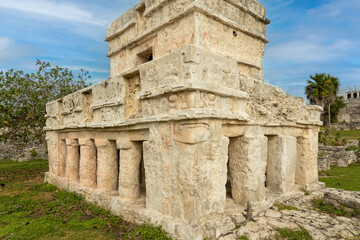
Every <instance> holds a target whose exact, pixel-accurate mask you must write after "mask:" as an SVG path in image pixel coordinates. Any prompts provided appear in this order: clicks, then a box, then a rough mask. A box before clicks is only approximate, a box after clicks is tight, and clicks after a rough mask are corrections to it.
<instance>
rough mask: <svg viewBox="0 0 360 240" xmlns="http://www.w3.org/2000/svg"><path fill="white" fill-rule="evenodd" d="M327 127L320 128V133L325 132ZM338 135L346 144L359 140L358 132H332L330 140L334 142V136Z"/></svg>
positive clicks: (359, 134)
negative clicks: (345, 140) (346, 141)
mask: <svg viewBox="0 0 360 240" xmlns="http://www.w3.org/2000/svg"><path fill="white" fill-rule="evenodd" d="M326 128H327V127H321V130H322V131H325V130H326ZM337 133H340V136H341V138H345V139H347V140H348V142H353V141H356V140H358V139H359V138H360V130H346V131H344V130H332V131H331V139H332V140H335V137H336V134H337Z"/></svg>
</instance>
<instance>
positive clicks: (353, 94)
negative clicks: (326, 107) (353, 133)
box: [334, 88, 360, 130]
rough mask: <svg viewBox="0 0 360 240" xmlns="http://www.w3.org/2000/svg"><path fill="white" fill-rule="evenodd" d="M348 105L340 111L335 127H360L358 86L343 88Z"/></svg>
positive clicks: (343, 128) (350, 128)
mask: <svg viewBox="0 0 360 240" xmlns="http://www.w3.org/2000/svg"><path fill="white" fill-rule="evenodd" d="M341 95H342V96H343V97H344V101H345V103H346V107H345V108H342V109H341V110H340V112H339V117H338V123H336V124H335V125H334V128H335V129H341V130H354V129H360V91H359V90H357V88H353V89H349V90H343V91H342V94H341Z"/></svg>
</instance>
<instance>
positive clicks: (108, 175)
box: [95, 139, 119, 193]
mask: <svg viewBox="0 0 360 240" xmlns="http://www.w3.org/2000/svg"><path fill="white" fill-rule="evenodd" d="M95 145H96V147H97V162H98V165H97V188H98V189H99V191H103V192H108V193H110V192H114V191H117V186H118V172H119V165H118V164H119V161H118V154H117V148H116V142H115V141H109V140H106V139H96V140H95Z"/></svg>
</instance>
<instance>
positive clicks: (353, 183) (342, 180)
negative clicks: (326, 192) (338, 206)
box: [319, 163, 360, 191]
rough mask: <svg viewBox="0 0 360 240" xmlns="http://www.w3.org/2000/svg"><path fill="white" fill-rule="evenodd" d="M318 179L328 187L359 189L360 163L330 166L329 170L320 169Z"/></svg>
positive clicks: (349, 189)
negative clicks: (345, 166)
mask: <svg viewBox="0 0 360 240" xmlns="http://www.w3.org/2000/svg"><path fill="white" fill-rule="evenodd" d="M319 181H320V182H324V183H325V184H326V186H327V187H330V188H340V189H344V190H348V191H360V164H359V163H354V164H350V165H349V166H348V167H347V168H339V167H332V168H331V170H330V171H326V172H325V171H322V172H320V174H319Z"/></svg>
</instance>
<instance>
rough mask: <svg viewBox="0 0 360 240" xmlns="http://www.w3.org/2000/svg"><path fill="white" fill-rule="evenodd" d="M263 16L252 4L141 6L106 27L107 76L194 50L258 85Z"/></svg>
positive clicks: (171, 1) (183, 0) (163, 2)
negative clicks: (226, 62)
mask: <svg viewBox="0 0 360 240" xmlns="http://www.w3.org/2000/svg"><path fill="white" fill-rule="evenodd" d="M265 15H266V13H265V9H264V7H263V6H262V5H261V4H259V3H258V2H257V1H256V0H143V1H141V2H140V3H139V4H137V5H136V6H135V7H134V8H132V9H130V10H129V11H128V12H126V13H125V14H123V15H122V16H121V17H120V18H118V19H117V20H115V21H114V22H113V23H112V24H110V25H109V27H108V30H107V37H106V41H108V42H109V52H108V56H109V57H110V66H111V76H112V77H114V76H118V75H120V74H121V73H122V72H123V71H129V70H131V69H133V68H135V67H136V66H138V65H140V64H143V63H146V62H148V61H151V60H155V59H158V58H160V57H163V56H165V55H167V54H169V53H170V52H172V51H175V50H177V49H180V48H182V47H184V46H187V45H194V46H196V47H199V48H202V49H205V50H208V51H211V52H214V53H218V54H221V55H223V56H225V57H229V58H232V59H234V60H236V61H237V62H238V65H239V68H240V69H242V72H243V74H244V75H247V76H250V77H253V78H255V79H258V80H262V78H263V77H262V76H263V74H262V68H263V55H264V51H265V43H267V42H268V41H267V39H266V25H267V24H268V23H269V20H268V19H266V17H265Z"/></svg>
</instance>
